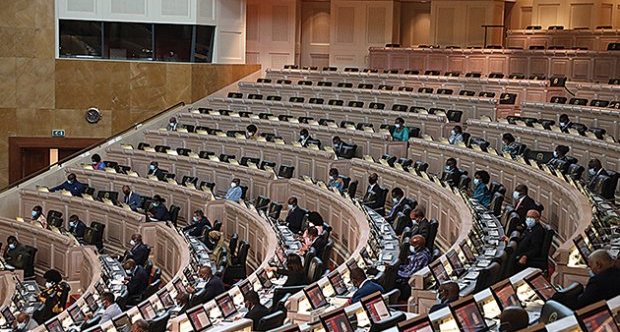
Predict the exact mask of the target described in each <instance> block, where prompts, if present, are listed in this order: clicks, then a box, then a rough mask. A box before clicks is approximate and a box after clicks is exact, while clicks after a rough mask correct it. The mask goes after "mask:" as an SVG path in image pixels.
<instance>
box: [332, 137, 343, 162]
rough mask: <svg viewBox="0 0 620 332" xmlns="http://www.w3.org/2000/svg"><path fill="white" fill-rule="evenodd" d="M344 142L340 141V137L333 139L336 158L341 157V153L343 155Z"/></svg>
mask: <svg viewBox="0 0 620 332" xmlns="http://www.w3.org/2000/svg"><path fill="white" fill-rule="evenodd" d="M342 145H343V143H342V140H341V139H340V136H334V137H333V138H332V147H333V148H334V152H336V156H338V157H340V155H341V153H342Z"/></svg>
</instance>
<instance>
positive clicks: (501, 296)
mask: <svg viewBox="0 0 620 332" xmlns="http://www.w3.org/2000/svg"><path fill="white" fill-rule="evenodd" d="M491 290H492V291H493V294H494V295H495V299H496V300H497V302H498V304H499V306H500V308H501V309H504V308H506V307H510V306H521V304H520V303H519V298H518V297H517V293H516V292H515V289H514V287H513V286H512V283H510V280H506V281H503V282H501V283H499V284H497V285H495V286H493V287H491Z"/></svg>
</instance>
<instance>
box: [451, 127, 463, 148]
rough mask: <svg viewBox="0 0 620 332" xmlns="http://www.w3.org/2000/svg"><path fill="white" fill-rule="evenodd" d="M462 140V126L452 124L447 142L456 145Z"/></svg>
mask: <svg viewBox="0 0 620 332" xmlns="http://www.w3.org/2000/svg"><path fill="white" fill-rule="evenodd" d="M461 142H463V128H461V126H454V128H452V130H451V131H450V136H448V143H450V144H452V145H456V144H459V143H461Z"/></svg>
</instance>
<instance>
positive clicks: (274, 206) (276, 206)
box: [268, 202, 282, 219]
mask: <svg viewBox="0 0 620 332" xmlns="http://www.w3.org/2000/svg"><path fill="white" fill-rule="evenodd" d="M280 212H282V204H280V203H277V202H271V203H270V204H269V213H268V214H269V216H270V217H271V218H274V219H278V218H280Z"/></svg>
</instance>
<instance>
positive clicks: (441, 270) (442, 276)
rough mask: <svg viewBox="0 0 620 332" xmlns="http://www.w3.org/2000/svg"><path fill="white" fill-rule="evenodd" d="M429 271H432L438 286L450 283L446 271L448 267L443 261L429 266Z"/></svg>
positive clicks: (437, 261)
mask: <svg viewBox="0 0 620 332" xmlns="http://www.w3.org/2000/svg"><path fill="white" fill-rule="evenodd" d="M429 269H430V270H431V273H432V274H433V277H434V278H435V280H436V281H437V284H441V283H443V282H446V281H450V276H449V275H448V271H446V267H445V266H444V265H443V263H442V262H441V260H439V259H438V260H436V261H435V262H434V263H433V264H431V265H429Z"/></svg>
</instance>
